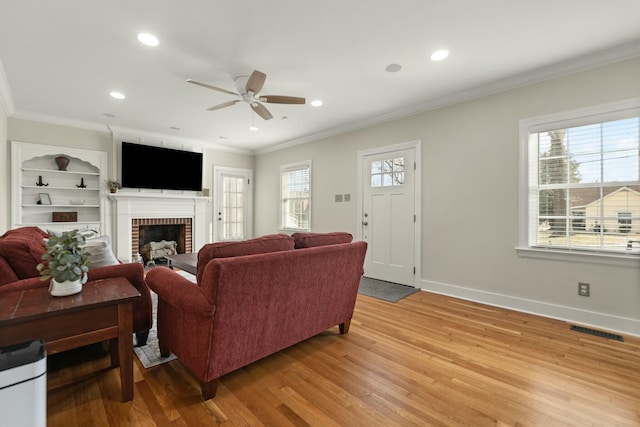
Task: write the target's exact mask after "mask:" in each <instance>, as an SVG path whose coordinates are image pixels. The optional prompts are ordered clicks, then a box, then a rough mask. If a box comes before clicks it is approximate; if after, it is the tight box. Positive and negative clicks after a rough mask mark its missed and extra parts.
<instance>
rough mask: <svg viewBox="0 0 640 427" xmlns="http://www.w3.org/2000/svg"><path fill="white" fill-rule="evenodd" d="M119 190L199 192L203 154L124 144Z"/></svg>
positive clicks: (200, 188) (129, 143)
mask: <svg viewBox="0 0 640 427" xmlns="http://www.w3.org/2000/svg"><path fill="white" fill-rule="evenodd" d="M122 186H123V187H127V188H151V189H160V190H188V191H202V153H196V152H193V151H185V150H176V149H172V148H166V147H155V146H152V145H143V144H133V143H131V142H124V141H123V142H122Z"/></svg>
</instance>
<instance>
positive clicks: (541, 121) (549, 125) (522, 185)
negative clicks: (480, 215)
mask: <svg viewBox="0 0 640 427" xmlns="http://www.w3.org/2000/svg"><path fill="white" fill-rule="evenodd" d="M638 115H640V98H633V99H629V100H624V101H619V102H613V103H607V104H601V105H597V106H593V107H588V108H582V109H576V110H571V111H565V112H560V113H554V114H548V115H544V116H538V117H533V118H528V119H522V120H520V122H519V133H520V153H519V201H518V204H519V209H518V210H519V221H518V223H519V225H518V228H519V230H518V245H517V246H516V248H515V249H516V252H517V254H518V255H519V256H521V257H529V258H538V259H547V260H556V261H573V262H588V263H593V262H597V263H603V264H609V265H622V266H640V255H639V254H624V253H615V252H607V251H597V250H585V249H577V248H547V247H541V246H534V245H533V244H532V242H531V241H530V236H531V227H532V225H531V224H532V222H531V213H530V211H529V209H530V204H529V202H530V201H529V191H530V188H529V181H530V174H531V172H532V171H531V170H530V168H529V152H530V150H529V135H530V133H533V132H542V131H544V130H552V129H560V128H563V127H567V128H568V127H574V126H581V125H585V124H590V123H599V122H600V123H601V122H606V121H609V120H616V119H621V118H624V117H634V116H638Z"/></svg>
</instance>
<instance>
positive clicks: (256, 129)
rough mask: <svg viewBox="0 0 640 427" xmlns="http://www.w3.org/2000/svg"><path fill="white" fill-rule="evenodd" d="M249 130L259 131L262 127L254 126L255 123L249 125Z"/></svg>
mask: <svg viewBox="0 0 640 427" xmlns="http://www.w3.org/2000/svg"><path fill="white" fill-rule="evenodd" d="M249 130H250V131H253V132H256V131H259V130H260V129H258V128H257V127H256V126H254V125H251V126H249Z"/></svg>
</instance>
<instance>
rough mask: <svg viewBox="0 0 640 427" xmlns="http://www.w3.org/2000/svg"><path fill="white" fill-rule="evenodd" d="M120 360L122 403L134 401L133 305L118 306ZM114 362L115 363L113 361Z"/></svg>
mask: <svg viewBox="0 0 640 427" xmlns="http://www.w3.org/2000/svg"><path fill="white" fill-rule="evenodd" d="M117 340H118V359H120V383H121V384H122V401H123V402H128V401H129V400H131V399H133V305H132V303H126V304H119V305H118V338H117ZM112 362H113V361H112Z"/></svg>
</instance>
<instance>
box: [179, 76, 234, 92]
mask: <svg viewBox="0 0 640 427" xmlns="http://www.w3.org/2000/svg"><path fill="white" fill-rule="evenodd" d="M187 82H188V83H192V84H194V85H198V86H202V87H206V88H207V89H213V90H217V91H218V92H222V93H228V94H229V95H236V96H240V94H237V93H235V92H231V91H230V90H226V89H222V88H220V87H215V86H211V85H208V84H206V83H200V82H197V81H195V80H191V79H187Z"/></svg>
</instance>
